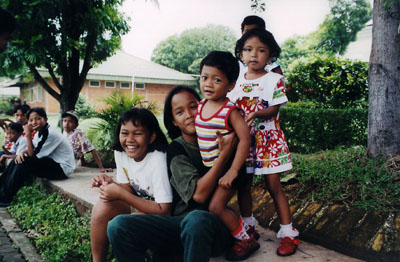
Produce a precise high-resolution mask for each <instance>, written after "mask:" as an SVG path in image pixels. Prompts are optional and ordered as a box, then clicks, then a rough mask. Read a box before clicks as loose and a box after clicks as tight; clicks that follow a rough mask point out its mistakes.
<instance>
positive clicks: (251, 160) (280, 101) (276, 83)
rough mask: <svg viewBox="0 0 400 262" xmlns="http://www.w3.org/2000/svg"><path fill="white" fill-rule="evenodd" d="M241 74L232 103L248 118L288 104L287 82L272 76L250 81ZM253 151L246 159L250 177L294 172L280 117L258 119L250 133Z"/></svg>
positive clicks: (231, 96) (231, 95) (275, 75)
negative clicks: (273, 107) (254, 113)
mask: <svg viewBox="0 0 400 262" xmlns="http://www.w3.org/2000/svg"><path fill="white" fill-rule="evenodd" d="M244 76H245V73H243V74H240V76H239V78H238V80H237V82H236V86H235V88H234V89H233V90H232V91H231V92H230V93H229V94H228V97H229V99H230V100H231V101H232V102H234V103H236V105H237V107H239V108H240V109H242V110H243V112H244V114H245V116H247V115H248V114H250V113H252V112H257V111H259V110H262V109H265V108H268V107H269V106H274V105H280V107H282V106H284V105H285V104H286V103H287V101H288V100H287V97H286V94H285V82H284V78H283V77H282V76H281V75H279V74H276V73H273V72H270V73H267V74H265V75H264V76H262V77H260V78H258V79H253V80H246V79H245V78H244ZM250 135H251V148H250V153H249V155H248V157H247V159H246V171H247V173H249V174H256V175H265V174H276V173H280V172H284V171H287V170H290V169H292V160H291V157H290V152H289V148H288V145H287V142H286V139H285V135H284V134H283V131H282V130H281V129H280V126H279V113H278V114H277V115H276V116H275V117H272V118H271V119H268V120H265V119H261V118H256V119H255V120H254V121H253V123H252V125H251V129H250Z"/></svg>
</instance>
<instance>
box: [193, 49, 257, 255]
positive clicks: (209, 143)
mask: <svg viewBox="0 0 400 262" xmlns="http://www.w3.org/2000/svg"><path fill="white" fill-rule="evenodd" d="M238 75H239V65H238V62H237V59H236V58H235V57H234V56H233V55H232V54H231V53H229V52H222V51H212V52H210V53H209V54H208V55H207V56H206V57H205V58H203V60H202V61H201V63H200V89H201V92H202V94H203V95H204V99H203V100H202V101H200V103H199V106H198V109H197V114H196V118H195V125H196V133H197V140H198V143H199V148H200V154H201V157H202V159H203V164H204V165H205V166H207V167H212V166H213V164H214V163H215V161H216V159H217V158H218V155H219V149H218V143H217V140H218V137H219V136H221V135H222V136H223V135H225V134H228V133H230V132H232V131H233V132H235V133H236V135H237V137H238V139H239V142H238V145H237V150H236V154H234V158H233V160H232V161H231V162H230V163H228V164H227V167H228V168H227V171H226V172H225V174H223V176H222V177H221V178H219V181H218V186H217V188H216V190H215V192H214V194H213V196H212V197H211V200H210V203H209V210H210V212H212V213H214V214H215V215H217V216H218V217H219V218H220V219H221V220H222V221H223V222H224V223H225V225H226V226H227V227H228V229H229V230H230V231H231V234H232V236H233V237H234V239H235V244H234V246H233V247H232V249H230V250H229V251H228V252H227V254H226V257H227V259H228V260H230V261H239V260H244V259H246V258H248V257H249V256H250V255H251V254H252V253H254V252H255V251H256V250H257V249H259V247H260V245H259V244H258V243H257V239H256V235H254V234H252V233H251V234H249V233H248V232H247V230H248V226H247V225H246V224H245V223H244V221H243V220H242V218H241V217H240V216H238V215H237V214H236V213H235V212H234V211H233V210H232V209H230V208H228V207H227V203H228V201H229V200H230V199H231V197H232V196H233V194H234V193H235V190H236V186H237V185H238V184H241V183H240V182H239V179H240V178H239V170H240V169H241V168H242V166H243V164H244V162H245V160H246V157H247V154H248V152H249V149H250V135H249V127H248V126H247V124H246V122H245V121H244V119H243V117H242V116H241V114H240V111H239V110H238V109H237V108H236V106H235V104H233V103H232V102H230V101H229V99H228V98H227V97H226V95H227V93H228V91H230V90H232V89H233V88H234V86H235V83H236V79H237V77H238Z"/></svg>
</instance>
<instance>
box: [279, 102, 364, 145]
mask: <svg viewBox="0 0 400 262" xmlns="http://www.w3.org/2000/svg"><path fill="white" fill-rule="evenodd" d="M296 104H297V103H296ZM296 104H295V105H293V106H292V105H291V104H289V106H287V107H283V108H282V109H281V110H280V118H281V121H280V124H281V127H282V129H283V131H284V133H285V136H286V139H287V141H288V144H289V149H290V150H291V151H293V152H298V153H310V152H316V151H320V150H326V149H333V148H335V147H337V146H344V147H350V146H354V145H363V146H365V145H367V126H368V110H367V109H357V108H349V109H321V108H312V107H311V105H310V104H308V108H307V107H305V108H303V107H299V106H297V105H296Z"/></svg>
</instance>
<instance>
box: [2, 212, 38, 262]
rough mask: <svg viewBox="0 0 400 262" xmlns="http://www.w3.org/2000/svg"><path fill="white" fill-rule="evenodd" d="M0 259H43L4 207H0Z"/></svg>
mask: <svg viewBox="0 0 400 262" xmlns="http://www.w3.org/2000/svg"><path fill="white" fill-rule="evenodd" d="M14 246H15V247H17V248H18V249H16V248H14ZM0 261H4V262H23V261H28V262H42V261H43V260H42V258H41V257H40V255H38V253H37V252H36V250H35V249H34V247H33V246H32V244H31V242H30V241H29V239H28V238H27V237H26V236H25V234H24V232H22V230H21V229H20V228H19V227H18V225H17V224H16V223H15V222H14V220H13V219H12V218H11V217H10V215H9V214H8V212H7V210H6V209H5V208H0Z"/></svg>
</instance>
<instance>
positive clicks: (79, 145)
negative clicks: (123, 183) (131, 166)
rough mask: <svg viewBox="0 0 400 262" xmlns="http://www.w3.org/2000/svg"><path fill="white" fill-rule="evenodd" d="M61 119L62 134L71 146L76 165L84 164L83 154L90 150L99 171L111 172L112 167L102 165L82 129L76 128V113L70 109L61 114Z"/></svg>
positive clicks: (77, 122) (77, 120) (77, 123)
mask: <svg viewBox="0 0 400 262" xmlns="http://www.w3.org/2000/svg"><path fill="white" fill-rule="evenodd" d="M62 120H63V130H64V131H63V135H64V136H65V137H66V138H67V140H68V142H69V143H70V144H71V146H72V149H73V151H74V156H75V160H76V164H77V166H84V165H85V157H84V154H86V153H88V152H91V153H92V155H93V158H94V161H95V162H96V164H97V166H98V167H99V169H100V172H112V168H104V167H103V163H102V162H101V159H100V157H99V155H98V154H97V151H96V149H94V147H93V145H92V143H91V142H90V140H89V139H88V138H87V137H86V136H85V134H84V133H83V132H82V130H80V129H77V127H78V125H79V118H78V115H77V114H76V113H75V112H74V111H72V110H71V111H67V112H65V113H63V114H62Z"/></svg>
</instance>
